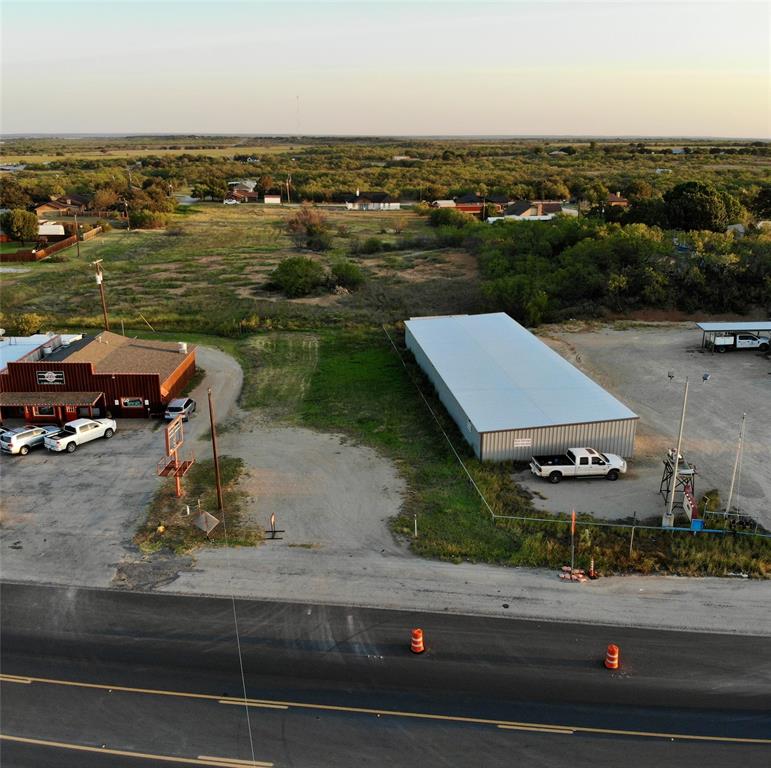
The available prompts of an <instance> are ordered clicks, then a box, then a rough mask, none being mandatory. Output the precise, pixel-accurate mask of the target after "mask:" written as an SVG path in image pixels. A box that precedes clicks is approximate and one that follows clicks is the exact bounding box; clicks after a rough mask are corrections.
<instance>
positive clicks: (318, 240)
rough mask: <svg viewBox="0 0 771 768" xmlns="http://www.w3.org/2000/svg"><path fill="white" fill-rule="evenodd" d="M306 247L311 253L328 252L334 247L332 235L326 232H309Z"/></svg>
mask: <svg viewBox="0 0 771 768" xmlns="http://www.w3.org/2000/svg"><path fill="white" fill-rule="evenodd" d="M305 245H306V246H307V247H308V248H309V249H310V250H311V251H328V250H329V249H330V248H331V247H332V235H330V234H329V232H327V231H326V230H320V231H314V232H311V231H310V230H309V231H308V239H307V240H306V242H305Z"/></svg>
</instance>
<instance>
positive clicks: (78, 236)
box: [75, 213, 80, 258]
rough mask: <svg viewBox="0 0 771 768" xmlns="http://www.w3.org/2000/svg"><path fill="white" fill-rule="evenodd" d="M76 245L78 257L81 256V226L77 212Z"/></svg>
mask: <svg viewBox="0 0 771 768" xmlns="http://www.w3.org/2000/svg"><path fill="white" fill-rule="evenodd" d="M75 246H76V247H77V249H78V258H80V227H79V226H78V214H77V213H75Z"/></svg>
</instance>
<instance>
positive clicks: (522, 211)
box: [488, 200, 578, 224]
mask: <svg viewBox="0 0 771 768" xmlns="http://www.w3.org/2000/svg"><path fill="white" fill-rule="evenodd" d="M558 214H564V215H566V216H577V215H578V211H577V210H576V209H574V208H567V207H566V206H565V203H564V202H563V201H562V200H532V201H531V200H517V201H515V202H513V203H512V204H511V205H509V206H508V207H507V208H505V209H504V210H503V215H502V216H495V217H490V218H488V222H490V223H491V224H494V223H495V222H496V221H502V220H503V221H551V220H552V219H553V218H554V217H555V216H557V215H558Z"/></svg>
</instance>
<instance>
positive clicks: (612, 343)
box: [517, 323, 771, 529]
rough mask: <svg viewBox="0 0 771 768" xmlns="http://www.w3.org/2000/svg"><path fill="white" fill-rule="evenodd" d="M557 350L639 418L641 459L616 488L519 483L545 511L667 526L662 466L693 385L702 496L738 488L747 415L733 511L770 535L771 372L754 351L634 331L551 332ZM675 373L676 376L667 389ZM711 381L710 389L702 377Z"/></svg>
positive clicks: (693, 435) (692, 448) (678, 332)
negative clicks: (714, 348) (710, 348)
mask: <svg viewBox="0 0 771 768" xmlns="http://www.w3.org/2000/svg"><path fill="white" fill-rule="evenodd" d="M543 338H544V341H546V342H547V343H549V344H550V345H551V346H553V347H554V348H555V349H556V350H557V351H558V352H560V353H561V354H563V355H564V356H565V357H566V358H567V359H569V360H570V361H571V362H573V363H574V364H576V365H578V367H580V368H582V369H583V370H584V371H585V372H586V373H587V374H588V375H590V376H591V377H592V378H594V379H595V380H596V381H597V382H598V383H600V384H602V386H604V387H606V388H607V389H608V390H609V391H610V392H612V393H613V394H614V395H615V396H616V397H618V398H619V399H620V400H621V401H622V402H624V403H625V404H626V405H628V406H629V407H630V408H631V409H632V410H633V411H635V412H636V413H637V414H639V415H640V422H639V427H638V433H637V445H636V454H635V457H634V459H633V460H632V461H631V462H630V471H629V474H628V475H627V476H626V477H624V478H622V479H621V480H619V481H618V482H616V483H610V482H607V481H600V480H596V481H595V480H590V481H586V480H584V481H573V482H568V481H565V482H564V483H561V484H560V485H558V486H551V485H549V484H548V483H545V482H543V481H541V480H537V479H536V478H531V477H528V474H527V473H522V474H521V476H519V477H518V478H517V479H518V480H521V481H522V483H523V484H524V485H525V486H526V487H528V488H530V489H531V490H533V491H536V492H537V493H538V494H542V495H543V496H544V497H546V498H544V499H541V498H539V497H538V496H536V503H537V505H538V506H539V507H541V508H544V509H551V510H554V511H561V512H563V511H568V510H570V509H571V508H573V507H575V509H576V510H578V511H594V512H595V513H596V514H597V515H598V516H599V517H603V518H606V519H617V518H626V517H629V516H631V515H632V513H633V512H634V511H636V512H637V517H638V519H639V518H641V517H643V518H644V517H648V516H657V517H660V516H661V513H662V511H663V506H664V501H663V499H662V497H661V496H659V495H658V489H659V483H660V480H661V473H662V470H663V465H662V460H663V457H664V455H665V453H666V450H667V447H669V446H672V447H674V446H675V444H676V442H677V431H678V426H679V420H680V411H681V408H682V403H683V385H684V382H685V377H686V376H687V377H688V378H689V381H690V387H689V393H688V406H687V412H686V420H685V430H684V436H683V454H684V455H685V457H686V458H687V459H688V460H689V461H690V462H692V463H693V464H695V465H696V468H697V471H698V473H699V475H698V477H697V479H696V491H697V496H699V494H700V493H703V492H704V491H707V490H710V489H712V488H717V489H718V490H719V492H720V495H721V498H722V499H723V500H724V501H725V500H726V499H727V496H728V491H729V487H730V482H731V473H732V470H733V466H734V459H735V454H736V444H737V435H738V432H739V423H740V420H741V416H742V413H745V412H746V414H747V427H746V440H745V446H744V459H743V462H742V470H741V475H740V479H739V482H738V483H737V489H736V491H735V496H734V504H733V506H734V507H738V508H739V509H740V510H741V511H742V512H746V513H748V514H751V515H752V516H753V517H754V518H755V519H756V520H757V521H758V522H760V523H761V525H763V526H764V527H765V528H767V529H771V504H770V503H769V502H770V501H771V472H769V470H768V468H769V465H771V418H769V407H770V406H771V376H770V375H769V374H770V373H771V364H770V363H769V360H768V359H767V358H765V357H764V356H763V355H762V354H758V353H755V352H751V351H742V352H731V353H728V354H723V355H718V354H712V353H710V352H706V351H704V350H702V349H701V346H700V345H701V332H700V331H699V330H698V329H696V328H695V326H694V325H693V324H692V323H679V324H662V325H661V326H658V327H652V326H648V325H646V326H640V327H634V328H631V329H628V330H613V329H611V328H603V329H600V330H597V331H592V332H580V333H570V332H564V331H559V332H557V331H553V332H548V333H547V334H546V335H544V336H543ZM669 373H672V374H674V378H673V379H672V380H671V381H670V379H669V375H668V374H669ZM703 373H709V374H710V379H709V381H708V382H707V383H703V382H702V374H703Z"/></svg>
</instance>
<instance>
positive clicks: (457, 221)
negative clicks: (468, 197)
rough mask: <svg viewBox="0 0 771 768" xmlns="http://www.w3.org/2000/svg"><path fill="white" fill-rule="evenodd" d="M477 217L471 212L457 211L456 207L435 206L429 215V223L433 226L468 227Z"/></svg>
mask: <svg viewBox="0 0 771 768" xmlns="http://www.w3.org/2000/svg"><path fill="white" fill-rule="evenodd" d="M475 222H476V219H475V218H474V217H473V216H472V215H471V214H470V213H464V212H463V211H456V210H455V209H454V208H434V210H432V211H431V213H430V214H429V215H428V223H429V224H430V225H431V226H432V227H444V226H449V227H467V226H469V225H470V224H474V223H475Z"/></svg>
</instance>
